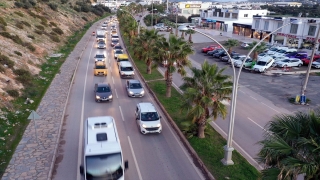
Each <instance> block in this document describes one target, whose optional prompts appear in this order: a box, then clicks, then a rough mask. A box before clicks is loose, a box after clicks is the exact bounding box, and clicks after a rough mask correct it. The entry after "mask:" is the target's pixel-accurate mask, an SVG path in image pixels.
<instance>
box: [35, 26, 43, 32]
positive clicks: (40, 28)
mask: <svg viewBox="0 0 320 180" xmlns="http://www.w3.org/2000/svg"><path fill="white" fill-rule="evenodd" d="M36 28H38V29H39V30H41V31H44V27H43V26H41V25H36Z"/></svg>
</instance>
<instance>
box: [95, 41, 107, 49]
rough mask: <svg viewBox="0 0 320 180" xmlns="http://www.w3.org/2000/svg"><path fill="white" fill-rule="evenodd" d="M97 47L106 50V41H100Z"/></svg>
mask: <svg viewBox="0 0 320 180" xmlns="http://www.w3.org/2000/svg"><path fill="white" fill-rule="evenodd" d="M97 46H98V49H105V48H106V43H105V42H104V41H99V42H98V45H97Z"/></svg>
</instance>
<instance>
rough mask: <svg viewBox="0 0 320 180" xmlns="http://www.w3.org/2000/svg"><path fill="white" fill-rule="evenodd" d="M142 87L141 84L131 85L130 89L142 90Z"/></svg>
mask: <svg viewBox="0 0 320 180" xmlns="http://www.w3.org/2000/svg"><path fill="white" fill-rule="evenodd" d="M141 88H142V86H141V84H140V83H131V84H130V89H141Z"/></svg>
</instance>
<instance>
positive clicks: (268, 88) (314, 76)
mask: <svg viewBox="0 0 320 180" xmlns="http://www.w3.org/2000/svg"><path fill="white" fill-rule="evenodd" d="M222 43H223V42H222ZM212 44H214V43H194V44H193V47H194V50H195V54H194V55H191V56H190V58H191V59H192V60H194V61H196V62H198V63H200V64H202V63H203V62H204V60H205V59H207V60H208V61H209V62H210V63H217V64H218V66H219V67H227V69H226V71H225V72H226V73H227V74H229V75H233V74H232V71H231V66H230V65H229V64H227V63H225V62H222V61H220V60H219V59H217V58H213V57H211V56H205V53H201V48H203V47H206V46H208V45H212ZM232 50H233V51H236V52H238V53H240V54H245V55H246V54H247V53H248V50H246V49H244V48H242V47H240V46H238V47H234V48H233V49H232ZM279 70H282V69H280V68H279ZM303 70H304V71H306V70H307V66H302V67H299V68H298V67H294V68H292V69H291V71H303ZM304 80H305V74H295V75H276V74H275V75H272V74H268V73H266V74H261V73H252V72H250V71H246V70H243V72H242V73H241V76H240V81H239V84H240V86H246V87H248V88H249V89H251V90H253V91H255V92H256V93H258V94H260V95H261V96H264V97H265V98H267V99H269V100H270V101H272V102H273V103H274V105H276V106H278V107H282V108H286V109H287V110H290V111H304V110H307V109H309V108H311V109H314V108H315V107H317V106H320V91H319V89H320V75H319V73H311V74H310V78H309V82H308V85H307V91H306V96H307V98H308V99H310V100H311V102H310V104H309V106H302V105H294V104H292V103H290V102H289V100H288V99H289V98H295V97H296V95H299V94H300V93H301V87H302V84H303V82H304Z"/></svg>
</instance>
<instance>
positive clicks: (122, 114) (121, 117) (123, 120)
mask: <svg viewBox="0 0 320 180" xmlns="http://www.w3.org/2000/svg"><path fill="white" fill-rule="evenodd" d="M119 110H120V115H121V118H122V121H124V117H123V113H122V109H121V106H119Z"/></svg>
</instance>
